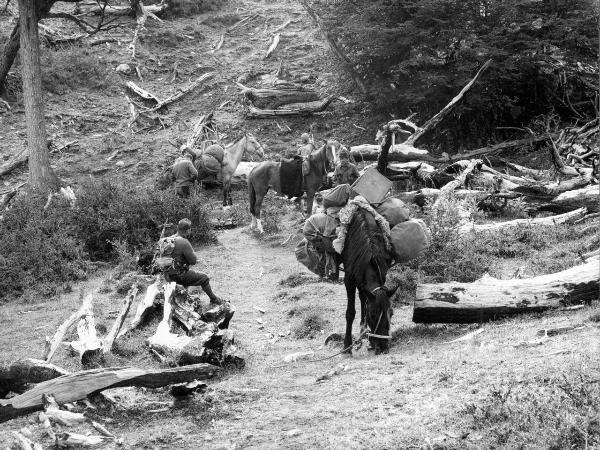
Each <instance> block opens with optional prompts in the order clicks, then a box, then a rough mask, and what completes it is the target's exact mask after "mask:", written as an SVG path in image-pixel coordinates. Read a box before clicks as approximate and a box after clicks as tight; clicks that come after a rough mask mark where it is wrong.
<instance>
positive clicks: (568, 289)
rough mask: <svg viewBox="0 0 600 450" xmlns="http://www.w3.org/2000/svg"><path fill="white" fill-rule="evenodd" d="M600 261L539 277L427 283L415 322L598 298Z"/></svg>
mask: <svg viewBox="0 0 600 450" xmlns="http://www.w3.org/2000/svg"><path fill="white" fill-rule="evenodd" d="M599 278H600V276H599V274H598V263H597V261H592V262H590V263H587V264H583V265H580V266H576V267H572V268H571V269H567V270H564V271H562V272H558V273H553V274H548V275H542V276H539V277H534V278H524V279H511V280H498V279H496V278H492V277H490V276H484V277H483V278H481V279H480V280H477V281H475V282H473V283H454V282H453V283H440V284H421V285H419V286H418V287H417V294H416V300H415V303H414V312H413V318H412V320H413V322H416V323H473V322H484V321H487V320H494V319H498V318H500V317H506V316H511V315H514V314H521V313H531V312H540V311H546V310H548V309H551V308H558V307H562V306H567V305H572V304H580V303H586V302H590V301H592V300H595V299H597V298H598V288H599Z"/></svg>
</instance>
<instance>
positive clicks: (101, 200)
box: [0, 181, 215, 300]
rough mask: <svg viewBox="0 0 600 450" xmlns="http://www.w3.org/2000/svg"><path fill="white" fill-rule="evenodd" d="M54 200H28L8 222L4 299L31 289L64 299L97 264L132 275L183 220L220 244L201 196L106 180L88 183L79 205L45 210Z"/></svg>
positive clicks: (1, 252)
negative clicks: (66, 289) (62, 292)
mask: <svg viewBox="0 0 600 450" xmlns="http://www.w3.org/2000/svg"><path fill="white" fill-rule="evenodd" d="M46 201H47V198H46V197H44V196H36V195H34V194H30V195H28V196H23V197H20V198H18V199H17V200H16V201H15V203H14V205H13V207H12V208H11V209H10V210H8V211H7V212H6V213H5V214H4V219H3V220H2V221H0V236H2V239H1V240H0V273H2V276H1V277H0V300H3V299H8V298H10V297H15V296H20V295H22V294H24V293H25V292H26V291H27V290H28V289H35V290H37V291H39V292H40V293H42V294H45V295H52V294H56V292H57V290H58V289H59V288H60V287H61V285H64V284H65V283H66V284H67V285H68V283H70V282H73V281H77V280H81V279H85V277H86V276H87V275H88V273H89V271H90V268H91V264H90V260H104V261H116V262H117V263H118V264H119V267H118V272H127V271H129V270H131V269H132V267H133V262H134V261H133V259H134V257H135V254H136V253H137V252H139V250H140V249H143V248H152V247H154V244H155V243H156V241H157V240H158V238H159V237H160V234H161V230H162V224H164V223H166V222H170V223H172V224H174V225H176V223H177V221H179V220H180V219H181V218H183V217H188V218H189V219H190V220H191V221H192V224H193V227H192V234H191V236H190V240H191V241H192V242H194V243H196V244H202V243H208V242H213V241H214V240H215V236H214V233H213V231H212V229H211V228H210V223H209V220H208V217H207V212H206V210H205V208H204V207H203V206H202V205H201V202H200V199H199V198H198V197H192V198H191V199H188V200H184V199H181V198H178V197H176V196H175V194H174V193H172V192H158V191H153V190H148V189H145V188H141V187H130V186H126V185H123V184H115V183H112V182H110V181H103V182H89V183H88V184H84V185H83V186H82V187H81V188H80V189H79V190H78V191H77V202H76V204H75V206H74V207H71V206H70V205H69V203H68V202H67V201H66V200H64V199H63V198H62V197H57V198H54V199H53V200H52V203H51V204H50V207H49V208H47V209H44V205H45V203H46ZM166 231H167V232H168V233H171V232H174V231H175V226H172V227H169V229H167V230H166Z"/></svg>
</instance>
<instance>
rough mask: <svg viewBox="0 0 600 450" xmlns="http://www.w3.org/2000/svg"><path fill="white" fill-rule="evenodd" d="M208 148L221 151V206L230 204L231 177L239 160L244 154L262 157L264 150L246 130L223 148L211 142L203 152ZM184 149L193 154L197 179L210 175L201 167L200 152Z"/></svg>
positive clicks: (231, 202) (188, 148)
mask: <svg viewBox="0 0 600 450" xmlns="http://www.w3.org/2000/svg"><path fill="white" fill-rule="evenodd" d="M209 149H211V150H213V151H217V152H219V151H221V152H223V160H222V162H221V167H220V169H219V174H220V175H221V180H222V183H223V206H228V205H232V204H233V201H232V199H231V177H232V176H233V174H234V172H235V169H237V166H238V165H239V164H240V161H241V160H242V158H243V157H244V155H248V156H251V157H252V156H258V157H260V158H263V157H264V156H265V150H264V148H263V146H262V145H260V143H259V142H258V141H257V140H256V138H255V137H254V135H252V134H251V133H248V132H246V133H245V134H244V136H242V137H241V138H240V139H238V140H237V141H236V142H234V143H233V144H230V145H229V146H226V147H225V148H223V147H221V146H220V145H218V144H213V145H211V146H209V147H207V148H206V149H205V150H204V152H207V151H208V150H209ZM184 150H186V151H188V152H189V153H191V154H192V156H194V166H195V167H196V169H198V173H199V175H198V176H199V178H198V181H201V180H203V179H204V178H206V177H208V176H210V175H211V174H210V172H207V171H206V170H201V169H202V153H203V152H196V151H194V150H192V149H191V148H190V147H187V146H186V147H185V148H184ZM201 173H203V174H204V176H203V177H201V178H200V174H201Z"/></svg>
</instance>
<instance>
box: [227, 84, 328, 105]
mask: <svg viewBox="0 0 600 450" xmlns="http://www.w3.org/2000/svg"><path fill="white" fill-rule="evenodd" d="M237 85H238V87H239V88H240V89H241V90H242V92H241V94H243V95H244V96H245V97H246V98H247V99H248V100H250V101H251V102H252V104H253V105H254V106H256V107H257V108H262V109H276V108H278V107H280V106H282V105H289V104H292V103H308V102H314V101H318V100H320V99H321V96H320V95H319V93H318V92H316V91H310V90H302V89H254V88H249V87H246V86H244V85H242V84H240V83H237Z"/></svg>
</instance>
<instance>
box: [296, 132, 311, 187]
mask: <svg viewBox="0 0 600 450" xmlns="http://www.w3.org/2000/svg"><path fill="white" fill-rule="evenodd" d="M300 141H301V145H300V147H299V148H298V156H300V157H301V158H302V175H303V176H306V175H308V173H309V172H310V161H309V160H308V158H309V157H310V154H311V153H312V152H313V150H314V149H315V144H313V143H312V142H311V140H310V136H309V135H308V133H302V135H301V136H300Z"/></svg>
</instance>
